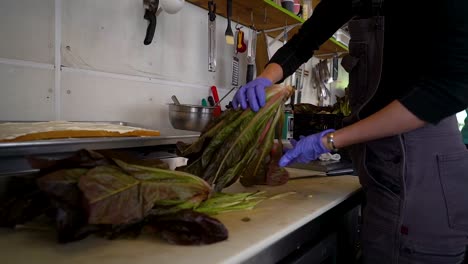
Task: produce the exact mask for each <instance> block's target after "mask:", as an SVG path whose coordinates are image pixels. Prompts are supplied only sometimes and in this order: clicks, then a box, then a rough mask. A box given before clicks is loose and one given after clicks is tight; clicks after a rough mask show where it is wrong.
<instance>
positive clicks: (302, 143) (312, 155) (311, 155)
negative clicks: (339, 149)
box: [279, 129, 335, 167]
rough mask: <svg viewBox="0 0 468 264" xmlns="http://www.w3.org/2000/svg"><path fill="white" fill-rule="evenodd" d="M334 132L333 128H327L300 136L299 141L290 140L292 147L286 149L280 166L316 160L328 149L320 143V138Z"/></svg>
mask: <svg viewBox="0 0 468 264" xmlns="http://www.w3.org/2000/svg"><path fill="white" fill-rule="evenodd" d="M331 132H335V130H334V129H328V130H325V131H322V132H320V133H316V134H313V135H310V136H307V137H301V139H300V140H299V141H297V142H296V141H295V140H291V144H292V145H293V148H292V149H290V150H288V151H286V153H285V154H284V155H283V157H281V159H280V161H279V165H280V167H285V166H287V165H289V164H290V163H297V162H299V163H307V162H309V161H312V160H316V159H317V158H318V157H319V156H320V155H321V154H323V153H328V152H330V150H328V149H327V148H326V147H325V146H324V145H323V144H322V138H323V136H325V135H326V134H328V133H331Z"/></svg>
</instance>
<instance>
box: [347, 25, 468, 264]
mask: <svg viewBox="0 0 468 264" xmlns="http://www.w3.org/2000/svg"><path fill="white" fill-rule="evenodd" d="M348 26H349V30H350V34H351V41H350V43H349V50H350V54H349V55H348V56H346V57H345V58H343V61H342V65H343V67H344V68H345V69H346V70H347V71H348V72H349V73H350V83H349V93H350V104H351V108H352V111H353V114H352V116H351V117H350V118H349V119H348V123H352V122H356V121H358V120H360V119H361V117H360V114H361V110H362V109H363V107H364V106H365V105H366V104H367V103H368V102H369V101H370V100H371V99H372V97H373V96H374V94H375V92H376V90H377V89H378V87H379V82H380V79H381V72H382V60H383V43H384V18H383V17H381V16H375V17H371V18H368V19H353V20H351V21H350V22H349V24H348ZM351 156H352V157H353V163H354V164H355V167H356V169H357V171H358V174H359V179H360V182H361V184H362V186H363V190H364V192H365V196H366V204H365V206H364V207H363V226H362V252H363V260H364V263H369V264H376V263H378V264H384V263H392V264H393V263H412V264H413V263H421V264H422V263H424V264H428V263H462V262H463V259H464V255H465V247H466V245H467V244H468V239H467V238H468V151H467V150H466V148H465V145H464V144H463V142H462V138H461V134H460V132H459V130H458V126H457V121H456V118H455V116H452V117H449V118H446V119H444V120H442V121H441V122H440V123H439V124H437V125H427V126H425V127H423V128H420V129H417V130H414V131H411V132H409V133H405V134H401V135H398V136H393V137H387V138H383V139H379V140H375V141H371V142H367V143H365V144H358V145H355V146H353V147H352V149H351Z"/></svg>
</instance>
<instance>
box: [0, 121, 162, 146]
mask: <svg viewBox="0 0 468 264" xmlns="http://www.w3.org/2000/svg"><path fill="white" fill-rule="evenodd" d="M146 136H160V132H159V131H157V130H149V129H144V128H138V127H131V126H122V125H115V124H111V123H101V122H99V123H93V122H67V121H49V122H8V123H0V142H22V141H32V140H43V139H59V138H84V137H146Z"/></svg>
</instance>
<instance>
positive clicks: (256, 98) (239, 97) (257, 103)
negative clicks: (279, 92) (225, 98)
mask: <svg viewBox="0 0 468 264" xmlns="http://www.w3.org/2000/svg"><path fill="white" fill-rule="evenodd" d="M271 85H272V83H271V81H270V80H268V79H267V78H257V79H255V80H253V81H251V82H248V83H247V84H245V85H243V86H242V87H241V88H240V89H239V91H237V93H236V95H234V99H233V100H232V106H233V107H234V109H238V108H239V105H240V106H241V107H242V109H244V110H245V109H247V107H250V109H252V110H253V111H254V112H257V111H258V110H259V109H260V108H261V107H263V106H264V105H265V102H266V95H265V88H267V87H269V86H271Z"/></svg>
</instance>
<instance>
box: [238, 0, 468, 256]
mask: <svg viewBox="0 0 468 264" xmlns="http://www.w3.org/2000/svg"><path fill="white" fill-rule="evenodd" d="M466 14H468V1H466V0H443V1H438V2H434V3H428V2H426V1H422V0H414V1H406V2H400V1H386V2H383V0H373V1H372V0H367V1H362V2H359V1H355V0H322V1H321V3H320V4H319V5H318V6H317V7H316V9H315V10H314V13H313V15H312V17H311V18H309V19H308V20H307V21H306V22H305V23H304V25H303V26H302V28H301V29H300V30H299V32H298V34H296V35H295V36H293V37H292V38H291V40H290V41H289V42H288V43H287V44H286V45H285V46H283V47H282V48H281V49H279V50H278V51H277V52H276V53H275V55H274V56H273V57H272V58H271V60H270V61H269V63H268V65H267V66H266V67H265V69H264V70H263V72H262V73H261V74H260V75H259V76H258V77H257V78H256V79H255V80H253V81H251V82H249V83H247V84H246V85H244V86H242V87H241V88H240V89H239V91H238V92H237V94H236V95H235V97H234V100H233V106H234V107H235V108H238V107H242V108H243V109H246V108H247V107H250V108H251V109H252V110H253V111H258V109H259V108H260V107H262V106H263V105H264V104H265V93H264V88H266V87H268V86H270V85H272V84H273V83H277V82H280V81H282V80H283V79H284V78H285V77H287V76H289V75H291V74H292V73H293V72H294V71H295V70H296V69H297V68H298V67H299V66H300V65H302V64H303V63H305V62H307V61H308V60H309V59H310V58H311V57H312V56H313V53H314V50H317V49H318V48H319V46H320V45H321V44H322V43H324V42H325V41H326V40H327V39H328V38H329V37H331V36H332V35H333V33H334V32H335V31H336V30H338V28H340V27H341V26H342V25H344V24H345V23H346V22H348V27H349V30H350V33H351V40H350V44H349V49H350V52H349V55H347V56H346V57H344V58H343V60H342V65H343V67H344V68H345V69H346V70H347V71H349V73H350V82H349V92H350V103H351V107H352V115H351V117H349V118H348V119H347V122H348V123H347V124H348V125H347V126H345V127H344V128H342V129H339V130H336V131H334V130H333V129H331V130H326V131H323V132H321V133H317V134H314V135H308V136H306V135H304V136H306V137H304V138H302V139H301V140H299V141H298V142H297V143H296V144H295V145H294V148H293V149H291V150H288V151H287V152H286V153H285V154H284V156H283V157H282V158H281V160H280V166H287V165H288V164H290V163H294V162H309V161H311V160H314V159H317V157H318V156H319V155H320V154H322V153H326V152H329V151H332V150H335V149H338V148H343V147H348V146H351V151H350V152H351V155H352V159H353V163H354V165H355V167H356V168H357V171H358V174H359V179H360V182H361V184H362V186H363V190H364V192H365V197H366V204H365V206H364V207H363V229H362V246H363V260H364V263H372V264H374V263H461V262H462V261H463V259H464V255H465V251H466V246H467V245H468V195H466V190H467V188H468V151H467V150H466V148H465V145H464V144H463V141H462V137H461V134H460V131H459V130H458V126H457V122H456V118H455V116H454V115H455V114H456V113H457V112H459V111H462V110H463V109H466V108H467V106H468V16H467V15H466Z"/></svg>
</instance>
